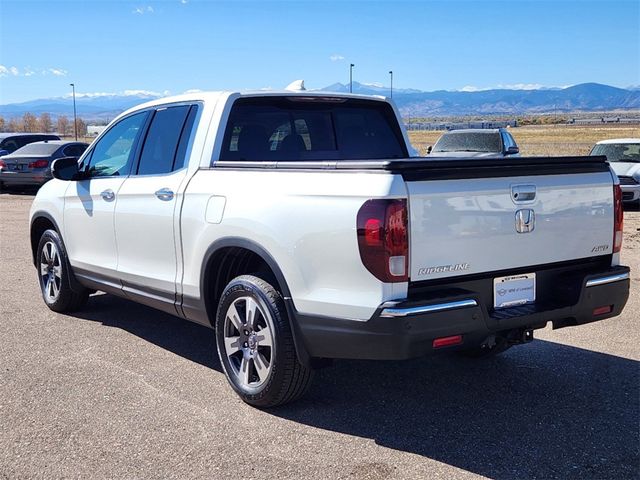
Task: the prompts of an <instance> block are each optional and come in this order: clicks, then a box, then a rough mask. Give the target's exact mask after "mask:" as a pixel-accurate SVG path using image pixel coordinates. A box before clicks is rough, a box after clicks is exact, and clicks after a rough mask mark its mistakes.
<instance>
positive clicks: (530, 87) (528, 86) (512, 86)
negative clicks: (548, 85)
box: [497, 83, 544, 90]
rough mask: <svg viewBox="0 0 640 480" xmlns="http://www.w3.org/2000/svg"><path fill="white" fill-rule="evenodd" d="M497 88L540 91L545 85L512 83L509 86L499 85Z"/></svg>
mask: <svg viewBox="0 0 640 480" xmlns="http://www.w3.org/2000/svg"><path fill="white" fill-rule="evenodd" d="M497 88H504V89H506V90H540V89H541V88H544V85H542V84H540V83H512V84H507V85H502V84H500V85H498V87H497Z"/></svg>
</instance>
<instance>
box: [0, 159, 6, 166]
mask: <svg viewBox="0 0 640 480" xmlns="http://www.w3.org/2000/svg"><path fill="white" fill-rule="evenodd" d="M0 168H7V164H6V163H4V160H0Z"/></svg>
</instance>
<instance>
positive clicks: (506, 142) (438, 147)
mask: <svg viewBox="0 0 640 480" xmlns="http://www.w3.org/2000/svg"><path fill="white" fill-rule="evenodd" d="M427 153H428V154H430V155H433V156H437V157H465V158H470V157H485V158H489V157H507V156H518V155H519V153H520V149H519V148H518V145H517V144H516V141H515V140H514V139H513V136H512V135H511V134H510V133H509V132H508V131H507V130H505V129H504V128H491V129H488V128H487V129H483V128H468V129H462V130H451V131H449V132H446V133H443V134H442V136H441V137H440V138H439V139H438V141H437V142H436V144H435V145H434V146H433V148H432V147H429V149H428V150H427Z"/></svg>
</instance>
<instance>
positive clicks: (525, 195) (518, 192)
mask: <svg viewBox="0 0 640 480" xmlns="http://www.w3.org/2000/svg"><path fill="white" fill-rule="evenodd" d="M511 198H512V199H513V201H514V203H525V202H532V201H534V200H535V199H536V186H535V185H512V186H511Z"/></svg>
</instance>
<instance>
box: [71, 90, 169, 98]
mask: <svg viewBox="0 0 640 480" xmlns="http://www.w3.org/2000/svg"><path fill="white" fill-rule="evenodd" d="M169 94H170V92H169V91H168V90H165V91H164V92H163V93H159V92H152V91H150V90H124V91H122V92H76V97H77V98H100V97H142V96H145V97H162V96H167V95H169ZM64 97H71V93H67V94H65V95H64Z"/></svg>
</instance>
